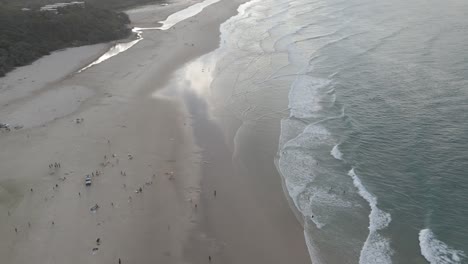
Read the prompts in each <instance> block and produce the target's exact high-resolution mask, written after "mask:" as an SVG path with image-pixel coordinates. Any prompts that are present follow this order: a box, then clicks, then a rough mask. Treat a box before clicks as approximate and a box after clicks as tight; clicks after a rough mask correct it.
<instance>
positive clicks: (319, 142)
mask: <svg viewBox="0 0 468 264" xmlns="http://www.w3.org/2000/svg"><path fill="white" fill-rule="evenodd" d="M220 46H221V47H220V48H219V49H218V50H217V51H216V52H215V53H216V54H217V55H216V57H217V58H221V59H218V60H217V61H215V62H213V61H211V64H210V65H211V66H210V68H207V69H204V70H207V71H208V70H212V71H216V76H217V77H216V78H214V80H212V87H216V85H217V82H220V81H219V80H221V79H222V80H223V82H224V84H226V83H229V84H230V86H231V87H230V89H229V91H230V92H229V93H228V95H226V92H224V94H223V96H222V95H221V94H218V93H220V92H218V91H216V90H215V89H212V90H211V91H210V93H211V94H210V96H211V97H213V98H217V99H216V100H213V102H214V103H213V105H214V106H213V107H216V102H220V100H221V101H222V102H223V103H222V104H223V105H227V106H228V107H229V106H231V105H236V107H231V108H230V111H231V112H233V114H235V115H236V116H237V117H238V119H240V120H242V121H243V122H244V123H246V122H259V120H265V119H266V118H270V117H271V119H272V120H275V122H278V125H279V126H281V136H280V137H279V141H278V155H277V159H276V161H275V162H276V165H277V168H278V171H279V172H280V174H281V176H282V177H283V179H284V187H285V190H286V192H287V194H286V195H288V196H289V197H290V198H291V200H292V202H293V203H294V205H295V207H296V208H297V210H298V211H299V212H300V217H301V218H303V220H304V236H305V240H306V243H307V246H308V248H309V253H310V255H311V258H312V260H313V263H314V264H318V263H362V264H370V263H431V264H438V263H443V264H445V263H468V257H467V254H468V231H467V229H466V226H467V225H468V2H466V1H461V0H448V1H435V0H424V1H423V0H410V1H403V0H388V1H369V0H347V1H343V0H253V1H250V2H248V3H246V4H243V5H242V6H241V7H240V8H239V14H238V15H237V16H235V17H233V18H231V19H229V20H228V21H227V22H225V23H224V24H223V25H222V27H221V44H220ZM206 60H209V59H206ZM218 86H219V85H218ZM271 105H275V106H276V107H271ZM236 111H237V112H236Z"/></svg>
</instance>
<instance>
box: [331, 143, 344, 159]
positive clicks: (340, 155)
mask: <svg viewBox="0 0 468 264" xmlns="http://www.w3.org/2000/svg"><path fill="white" fill-rule="evenodd" d="M330 154H331V155H332V156H333V157H334V158H335V159H337V160H342V159H343V153H341V151H340V149H339V148H338V145H335V146H334V147H333V148H332V150H331V152H330Z"/></svg>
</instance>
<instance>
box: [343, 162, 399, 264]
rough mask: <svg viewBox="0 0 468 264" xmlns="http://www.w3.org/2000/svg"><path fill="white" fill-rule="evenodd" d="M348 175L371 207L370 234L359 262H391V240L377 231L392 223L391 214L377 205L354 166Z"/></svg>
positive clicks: (363, 263)
mask: <svg viewBox="0 0 468 264" xmlns="http://www.w3.org/2000/svg"><path fill="white" fill-rule="evenodd" d="M348 175H349V176H351V178H352V179H353V183H354V186H356V188H357V189H358V192H359V195H360V196H361V197H362V198H364V200H366V201H367V202H368V203H369V206H370V208H371V212H370V214H369V235H368V236H367V239H366V241H365V242H364V246H363V247H362V249H361V255H360V257H359V263H360V264H370V263H391V253H392V252H391V249H390V242H389V241H388V239H387V238H385V237H383V236H381V235H380V234H379V233H377V231H379V230H381V229H383V228H386V227H387V226H388V224H390V221H391V216H390V214H389V213H387V212H384V211H383V210H381V209H379V208H378V207H377V198H376V197H375V196H374V195H372V194H371V193H370V192H369V191H367V189H366V187H364V185H363V184H362V182H361V179H359V177H358V176H357V174H356V173H355V172H354V168H352V169H351V170H350V171H349V172H348Z"/></svg>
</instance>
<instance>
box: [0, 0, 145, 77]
mask: <svg viewBox="0 0 468 264" xmlns="http://www.w3.org/2000/svg"><path fill="white" fill-rule="evenodd" d="M12 2H14V3H12ZM28 2H31V3H34V5H28V4H27V3H28ZM51 2H52V3H55V2H57V1H49V0H39V1H34V2H32V1H30V0H15V1H12V0H3V1H2V0H0V76H3V75H4V74H5V73H6V72H8V71H10V70H12V69H14V68H15V67H18V66H22V65H26V64H29V63H31V62H33V61H34V60H36V59H38V58H40V57H41V56H43V55H47V54H49V53H50V52H52V51H54V50H58V49H63V48H66V47H72V46H81V45H88V44H95V43H100V42H107V41H111V40H116V39H121V38H125V37H127V36H128V35H129V34H130V32H131V30H130V28H129V27H128V24H129V23H130V20H129V18H128V16H127V15H126V14H125V13H121V12H116V11H112V10H108V9H104V8H105V6H106V5H110V6H112V8H117V7H123V4H124V3H126V4H127V5H128V2H132V3H133V4H136V3H140V2H141V3H143V2H148V0H133V1H124V0H92V1H88V2H87V3H86V4H85V5H74V6H68V7H63V8H59V9H57V12H50V11H39V10H38V8H39V7H40V6H42V5H43V4H44V3H51ZM94 2H95V3H96V4H97V3H98V2H100V3H99V5H97V6H95V5H93V4H90V3H94ZM38 3H40V5H38ZM23 4H24V5H23ZM23 7H28V8H31V10H29V11H22V10H21V8H23Z"/></svg>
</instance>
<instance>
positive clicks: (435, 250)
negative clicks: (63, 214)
mask: <svg viewBox="0 0 468 264" xmlns="http://www.w3.org/2000/svg"><path fill="white" fill-rule="evenodd" d="M419 246H420V248H421V254H422V255H423V256H424V257H425V258H426V260H427V261H428V262H429V263H431V264H458V263H463V261H464V260H465V259H466V255H465V253H464V252H463V251H461V250H456V249H453V248H450V247H449V246H448V245H447V244H445V243H444V242H442V241H440V240H438V239H437V238H436V237H435V235H434V233H433V232H432V230H431V229H428V228H426V229H423V230H421V231H419Z"/></svg>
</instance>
